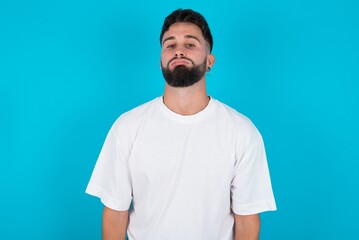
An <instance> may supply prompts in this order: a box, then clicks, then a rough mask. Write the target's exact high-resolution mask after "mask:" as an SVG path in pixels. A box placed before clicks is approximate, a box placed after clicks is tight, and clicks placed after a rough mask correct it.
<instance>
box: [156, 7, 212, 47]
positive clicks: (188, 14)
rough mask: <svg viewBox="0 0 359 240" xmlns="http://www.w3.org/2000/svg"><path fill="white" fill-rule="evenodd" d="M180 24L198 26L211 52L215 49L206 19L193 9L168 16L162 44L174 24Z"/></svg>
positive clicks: (175, 12) (180, 10) (163, 28)
mask: <svg viewBox="0 0 359 240" xmlns="http://www.w3.org/2000/svg"><path fill="white" fill-rule="evenodd" d="M178 22H187V23H193V24H195V25H197V26H198V27H199V28H200V29H201V31H202V35H203V37H204V39H205V40H206V42H207V43H208V44H209V46H210V51H212V48H213V38H212V34H211V30H210V29H209V26H208V23H207V21H206V19H205V18H204V17H203V16H202V15H201V14H200V13H198V12H195V11H193V10H191V9H181V8H180V9H177V10H175V11H173V12H172V13H171V14H170V15H168V16H167V17H166V19H165V21H164V23H163V26H162V31H161V35H160V44H161V45H162V38H163V35H164V34H165V32H167V31H168V29H169V28H170V27H171V25H172V24H174V23H178Z"/></svg>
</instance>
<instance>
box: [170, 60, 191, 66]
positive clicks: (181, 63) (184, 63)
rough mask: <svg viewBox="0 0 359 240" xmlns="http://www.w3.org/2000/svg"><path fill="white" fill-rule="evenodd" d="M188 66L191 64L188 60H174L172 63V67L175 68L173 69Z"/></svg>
mask: <svg viewBox="0 0 359 240" xmlns="http://www.w3.org/2000/svg"><path fill="white" fill-rule="evenodd" d="M186 64H189V62H188V61H186V60H174V61H172V62H171V66H173V67H175V66H178V65H186Z"/></svg>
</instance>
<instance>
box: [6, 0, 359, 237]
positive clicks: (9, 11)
mask: <svg viewBox="0 0 359 240" xmlns="http://www.w3.org/2000/svg"><path fill="white" fill-rule="evenodd" d="M178 7H182V8H193V9H195V10H197V11H199V12H201V13H202V14H203V15H204V16H205V17H206V18H207V20H208V22H209V24H210V27H211V30H212V33H213V36H214V49H213V53H214V54H215V56H216V64H215V66H214V68H213V70H212V74H211V75H210V76H208V92H209V94H210V95H211V96H213V97H215V98H217V99H219V100H221V101H222V102H224V103H226V104H228V105H230V106H232V107H234V108H236V109H237V110H238V111H240V112H242V113H243V114H245V115H247V116H248V117H249V118H251V119H252V121H253V122H254V123H255V124H256V125H257V127H258V128H259V130H260V131H261V133H262V135H263V137H264V140H265V143H266V148H267V154H268V161H269V165H270V170H271V176H272V183H273V188H274V192H275V196H276V200H277V205H278V211H277V212H269V213H264V214H262V233H261V234H262V238H261V239H270V240H273V239H285V240H288V239H291V240H292V239H300V240H303V239H355V238H356V235H357V234H356V230H357V227H358V220H357V218H358V213H359V209H358V203H359V190H358V189H359V179H358V173H359V164H358V161H359V150H358V135H359V127H358V123H359V110H358V109H359V106H358V105H359V104H358V103H359V97H358V95H359V84H358V81H359V72H358V67H359V47H358V46H359V45H358V43H359V4H358V1H355V0H327V1H324V0H323V1H320V0H302V1H300V0H294V1H285V0H272V1H265V0H251V1H249V0H240V1H234V0H232V1H228V0H222V1H214V0H208V1H194V0H193V1H184V0H181V1H159V0H155V1H119V0H118V1H115V0H113V1H94V0H87V1H85V0H80V1H70V0H63V1H45V0H43V1H41V0H34V1H25V0H0V112H1V117H0V124H1V125H0V126H1V135H0V136H1V144H0V148H1V162H0V164H1V167H0V184H1V185H0V186H1V190H0V191H1V192H0V194H1V198H0V206H1V214H0V238H1V239H100V234H101V210H102V204H101V203H100V202H99V200H98V199H97V198H94V197H91V196H87V195H86V194H85V193H84V190H85V188H86V185H87V182H88V180H89V177H90V175H91V172H92V169H93V167H94V164H95V161H96V159H97V156H98V154H99V151H100V149H101V147H102V144H103V141H104V139H105V137H106V134H107V131H108V130H109V128H110V126H111V125H112V123H113V122H114V120H115V119H116V118H117V117H118V116H119V115H120V114H121V113H123V112H125V111H127V110H129V109H131V108H133V107H135V106H137V105H139V104H141V103H143V102H146V101H148V100H151V99H152V98H154V97H156V96H159V95H161V94H162V91H163V86H164V81H163V79H162V74H161V72H160V68H159V54H160V45H159V33H160V29H161V26H162V23H163V19H164V18H165V17H166V16H167V15H168V14H169V13H170V12H171V11H172V10H174V9H176V8H178Z"/></svg>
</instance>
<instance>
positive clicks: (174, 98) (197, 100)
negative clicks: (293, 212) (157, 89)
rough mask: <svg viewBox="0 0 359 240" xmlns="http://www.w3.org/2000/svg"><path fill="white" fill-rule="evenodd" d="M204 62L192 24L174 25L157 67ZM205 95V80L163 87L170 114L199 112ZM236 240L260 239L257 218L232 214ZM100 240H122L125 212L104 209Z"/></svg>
mask: <svg viewBox="0 0 359 240" xmlns="http://www.w3.org/2000/svg"><path fill="white" fill-rule="evenodd" d="M205 59H206V63H207V67H210V68H212V67H213V64H214V62H215V58H214V56H213V55H212V54H211V53H210V48H209V45H208V43H207V42H206V41H205V39H204V37H203V35H202V32H201V29H200V28H199V27H197V26H196V25H194V24H192V23H175V24H173V25H171V27H170V28H169V30H168V31H167V32H166V33H165V34H164V35H163V39H162V50H161V61H160V66H161V68H162V67H163V66H167V67H169V68H170V70H173V69H174V68H175V67H176V66H179V65H184V66H186V67H189V68H190V67H192V66H193V64H195V65H199V64H201V63H203V62H204V60H205ZM209 100H210V99H209V97H208V95H207V92H206V76H205V75H204V76H203V78H202V79H201V80H200V81H199V82H197V83H195V84H194V85H192V86H189V87H184V88H178V87H172V86H170V85H168V84H167V83H166V85H165V90H164V95H163V101H164V104H165V105H166V106H167V107H168V108H169V109H170V110H172V111H173V112H176V113H178V114H181V115H193V114H196V113H198V112H200V111H202V110H203V109H204V108H205V107H206V106H207V105H208V103H209ZM234 220H235V221H234V222H235V226H234V233H235V240H257V239H258V238H259V229H260V219H259V215H258V214H255V215H248V216H242V215H237V214H234ZM102 221H103V224H102V226H103V233H102V236H103V239H104V240H115V239H116V240H119V239H121V240H125V238H126V229H127V226H128V211H115V210H112V209H109V208H107V207H105V208H104V211H103V220H102Z"/></svg>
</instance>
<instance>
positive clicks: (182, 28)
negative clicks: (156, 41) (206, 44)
mask: <svg viewBox="0 0 359 240" xmlns="http://www.w3.org/2000/svg"><path fill="white" fill-rule="evenodd" d="M188 35H189V36H195V37H197V38H198V39H199V40H201V41H204V38H203V35H202V31H201V29H200V28H199V27H198V26H197V25H195V24H193V23H187V22H178V23H174V24H172V25H171V26H170V28H169V29H168V31H167V32H165V33H164V34H163V38H162V42H163V40H165V39H166V38H169V37H171V38H175V39H176V38H181V37H185V36H188Z"/></svg>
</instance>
